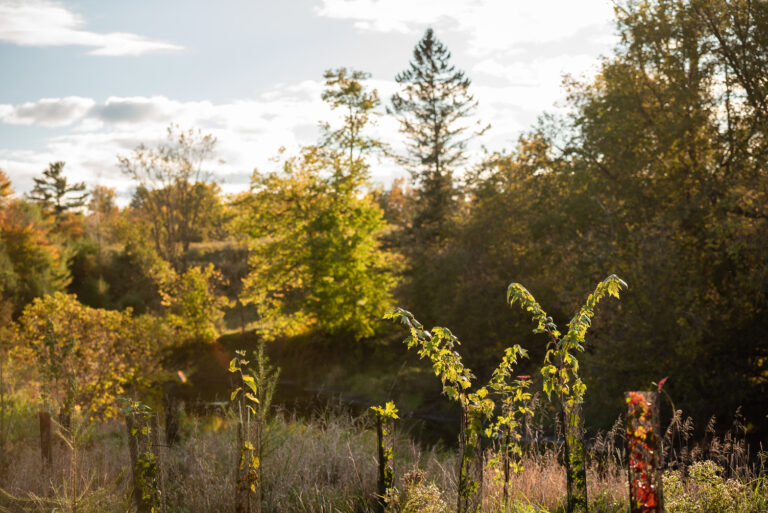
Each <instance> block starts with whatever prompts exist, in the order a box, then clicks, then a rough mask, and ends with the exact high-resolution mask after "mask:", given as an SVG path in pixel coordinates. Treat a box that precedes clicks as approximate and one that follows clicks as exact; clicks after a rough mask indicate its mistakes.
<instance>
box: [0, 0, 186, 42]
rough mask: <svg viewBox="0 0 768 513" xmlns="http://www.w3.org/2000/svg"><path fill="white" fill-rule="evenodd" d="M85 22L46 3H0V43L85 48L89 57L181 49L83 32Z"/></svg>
mask: <svg viewBox="0 0 768 513" xmlns="http://www.w3.org/2000/svg"><path fill="white" fill-rule="evenodd" d="M84 25H85V21H84V20H83V18H82V17H81V16H79V15H78V14H76V13H74V12H72V11H70V10H69V9H67V8H66V7H65V6H63V5H62V4H61V3H58V2H54V1H49V0H0V41H7V42H9V43H13V44H17V45H20V46H37V47H45V46H68V45H74V46H87V47H91V48H93V49H92V50H91V51H90V52H89V53H90V54H91V55H105V56H120V55H140V54H143V53H148V52H156V51H162V50H180V49H181V48H182V47H181V46H178V45H175V44H172V43H167V42H164V41H155V40H151V39H148V38H146V37H144V36H140V35H138V34H130V33H124V32H110V33H98V32H91V31H88V30H85V29H84V28H83V26H84Z"/></svg>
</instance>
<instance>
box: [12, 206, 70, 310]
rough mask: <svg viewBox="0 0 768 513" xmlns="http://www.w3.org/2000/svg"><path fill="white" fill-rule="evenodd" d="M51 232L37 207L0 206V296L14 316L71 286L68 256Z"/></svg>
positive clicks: (47, 222) (49, 225)
mask: <svg viewBox="0 0 768 513" xmlns="http://www.w3.org/2000/svg"><path fill="white" fill-rule="evenodd" d="M52 230H53V226H52V225H51V224H50V222H49V221H47V220H46V219H45V218H44V217H43V216H42V214H41V212H40V210H39V208H38V207H37V206H35V205H34V204H31V203H28V202H25V201H21V200H9V201H3V204H2V205H0V295H1V297H2V302H3V303H4V304H5V308H8V309H10V311H11V312H12V313H13V314H14V315H18V314H19V313H21V310H22V309H23V308H24V306H25V305H26V304H28V303H29V302H30V301H32V299H34V298H35V297H38V296H41V295H43V294H51V293H53V292H57V291H61V290H63V289H64V288H65V287H66V286H67V284H68V283H69V280H70V274H69V271H68V269H67V260H66V253H65V251H64V249H63V247H62V244H61V243H60V242H61V241H60V238H59V237H58V236H56V235H54V234H52Z"/></svg>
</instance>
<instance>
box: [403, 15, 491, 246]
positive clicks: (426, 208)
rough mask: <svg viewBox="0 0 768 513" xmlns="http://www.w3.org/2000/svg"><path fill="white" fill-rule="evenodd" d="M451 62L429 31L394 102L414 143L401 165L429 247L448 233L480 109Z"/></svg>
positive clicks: (410, 143) (421, 235) (466, 80)
mask: <svg viewBox="0 0 768 513" xmlns="http://www.w3.org/2000/svg"><path fill="white" fill-rule="evenodd" d="M450 60H451V53H450V52H449V51H448V48H447V47H446V46H445V45H444V44H443V43H441V42H440V41H439V40H438V39H437V38H436V37H435V33H434V31H433V30H432V29H431V28H430V29H427V31H426V33H425V34H424V37H423V38H422V39H421V41H419V42H418V44H417V45H416V47H415V48H414V50H413V60H412V61H411V62H410V65H409V67H408V69H406V70H405V71H403V72H402V73H400V74H398V75H397V76H396V77H395V80H396V81H397V83H398V84H400V85H401V86H402V91H401V92H399V93H397V94H395V95H393V96H392V106H391V108H390V109H388V110H389V112H390V113H392V114H394V115H395V116H396V117H397V118H398V120H399V121H400V131H401V132H402V133H403V134H405V135H406V137H407V138H408V142H407V144H406V147H407V149H408V153H407V155H404V156H401V157H400V159H399V160H400V163H401V164H403V165H405V166H406V167H407V168H408V169H409V170H410V172H411V176H412V178H413V181H414V182H415V185H416V190H417V194H418V200H419V201H418V207H417V209H416V212H415V217H414V220H413V228H414V229H415V230H417V231H418V232H419V238H420V239H421V240H426V241H436V240H439V239H441V238H443V237H444V236H445V235H446V234H447V233H448V229H449V222H448V221H449V218H450V216H451V211H452V210H453V209H454V207H455V201H456V194H455V189H454V184H453V171H454V170H455V168H456V166H458V165H460V164H461V163H462V162H464V161H465V160H466V151H465V150H466V146H467V142H468V141H469V139H470V137H471V134H467V133H466V131H467V129H468V128H469V123H467V121H468V120H467V118H468V117H469V116H470V115H471V114H472V112H473V111H474V110H475V108H476V107H477V101H476V100H475V99H474V97H473V96H472V95H471V94H470V93H469V86H470V84H471V81H470V79H469V78H467V76H466V75H465V74H464V72H463V71H461V70H457V69H456V68H455V66H453V65H452V64H451V63H450ZM482 131H483V130H481V132H482Z"/></svg>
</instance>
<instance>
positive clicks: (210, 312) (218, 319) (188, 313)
mask: <svg viewBox="0 0 768 513" xmlns="http://www.w3.org/2000/svg"><path fill="white" fill-rule="evenodd" d="M220 280H221V275H220V273H219V272H217V271H216V270H215V269H214V267H213V264H208V265H207V266H205V267H190V268H189V269H187V270H186V271H185V272H184V273H181V274H180V273H177V272H175V271H173V270H170V269H169V270H168V271H167V272H165V273H163V274H162V275H160V276H159V281H160V294H161V296H162V304H163V306H164V307H165V308H166V316H167V322H168V323H169V324H170V325H171V326H173V327H175V328H176V329H177V330H178V333H179V334H180V338H182V339H187V340H188V339H194V340H200V341H203V342H213V341H214V340H216V338H217V337H218V336H219V328H220V327H221V324H222V320H223V318H224V313H223V311H222V310H223V308H225V307H227V306H229V305H230V304H231V303H230V301H229V300H228V299H227V298H226V297H224V296H221V295H219V294H218V293H217V290H216V289H217V284H218V282H219V281H220Z"/></svg>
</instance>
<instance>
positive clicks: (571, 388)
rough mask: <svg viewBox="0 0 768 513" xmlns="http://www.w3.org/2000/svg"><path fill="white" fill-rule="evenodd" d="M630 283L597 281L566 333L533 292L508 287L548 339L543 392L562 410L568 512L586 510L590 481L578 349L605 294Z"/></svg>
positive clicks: (612, 278) (510, 300)
mask: <svg viewBox="0 0 768 513" xmlns="http://www.w3.org/2000/svg"><path fill="white" fill-rule="evenodd" d="M626 287H627V284H626V283H625V282H624V281H623V280H621V279H620V278H619V277H618V276H616V275H615V274H612V275H610V276H608V277H607V278H606V279H604V280H603V281H601V282H600V283H598V284H597V287H596V288H595V291H594V292H593V293H592V294H590V295H589V297H588V298H587V301H586V303H585V304H584V306H582V307H581V309H580V310H579V311H578V312H577V313H576V315H574V316H573V318H572V319H571V321H570V322H569V323H568V332H567V333H566V334H565V335H563V334H562V333H561V332H560V331H559V330H558V328H557V325H556V324H555V323H554V321H553V320H552V317H550V316H549V315H547V313H546V312H545V311H544V309H543V308H542V307H541V305H539V303H538V302H537V301H536V299H535V298H534V297H533V295H532V294H531V293H530V292H528V290H527V289H526V288H525V287H523V286H522V285H520V284H519V283H512V284H510V285H509V287H508V288H507V302H508V303H509V304H510V305H511V306H513V305H514V304H515V303H519V304H520V306H521V307H522V308H523V309H524V310H526V311H527V312H530V313H531V318H532V320H533V322H535V323H536V328H534V330H533V332H534V333H546V334H547V336H548V338H549V342H548V344H547V352H546V355H545V357H544V366H543V367H542V368H541V374H542V376H543V378H544V392H546V394H547V397H548V398H549V399H550V400H552V393H553V392H554V393H555V394H556V395H557V398H558V401H559V404H560V408H561V411H562V414H563V423H564V430H565V446H566V453H567V460H566V470H567V473H568V512H569V513H570V512H573V511H586V510H587V483H586V469H585V462H584V439H583V433H582V431H583V425H584V420H583V419H582V418H581V405H582V403H583V402H584V394H585V393H586V391H587V386H586V384H584V382H583V381H582V379H581V378H580V377H579V361H578V359H577V358H576V353H578V352H584V340H585V337H586V334H587V330H588V329H589V327H590V326H591V325H592V318H593V317H594V315H595V308H596V307H597V304H598V303H599V302H600V300H601V299H603V298H604V297H606V296H613V297H615V298H617V299H618V298H619V293H620V292H621V290H622V289H624V288H626Z"/></svg>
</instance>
